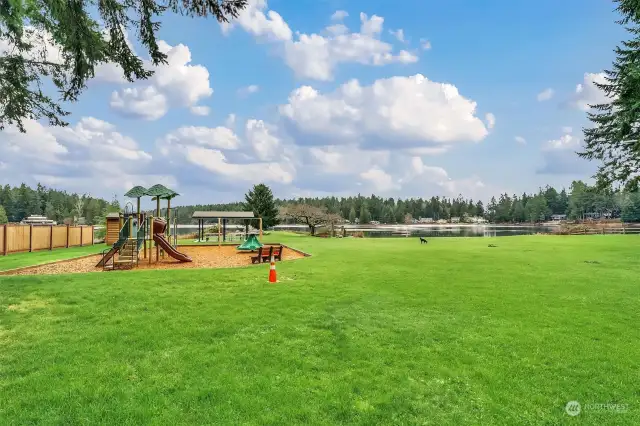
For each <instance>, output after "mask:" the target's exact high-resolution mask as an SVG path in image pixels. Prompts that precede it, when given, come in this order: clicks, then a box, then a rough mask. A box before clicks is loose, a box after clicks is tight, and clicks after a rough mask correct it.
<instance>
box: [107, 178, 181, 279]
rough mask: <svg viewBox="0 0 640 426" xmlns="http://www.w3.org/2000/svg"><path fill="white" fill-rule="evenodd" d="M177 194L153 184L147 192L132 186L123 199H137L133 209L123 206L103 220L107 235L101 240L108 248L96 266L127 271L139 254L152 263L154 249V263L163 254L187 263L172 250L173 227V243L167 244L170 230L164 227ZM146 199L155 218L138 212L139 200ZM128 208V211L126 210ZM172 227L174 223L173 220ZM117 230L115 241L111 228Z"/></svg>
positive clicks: (166, 225)
mask: <svg viewBox="0 0 640 426" xmlns="http://www.w3.org/2000/svg"><path fill="white" fill-rule="evenodd" d="M178 195H179V194H178V193H177V192H175V191H173V190H171V189H169V188H166V187H165V186H163V185H159V184H158V185H154V186H152V187H151V188H149V189H146V188H143V187H141V186H136V187H134V188H132V189H130V190H129V191H128V192H127V193H126V194H125V197H128V198H135V199H136V200H137V209H136V211H134V209H133V204H132V203H130V202H129V203H127V205H126V206H125V209H124V212H123V213H117V214H112V215H110V216H109V217H108V218H107V234H106V238H105V241H106V242H107V244H112V246H111V248H109V249H106V250H104V251H103V252H102V257H101V259H100V261H99V262H98V264H97V265H96V266H97V267H102V268H103V269H105V270H114V269H131V268H134V267H136V266H138V264H139V261H140V252H141V251H142V252H143V258H144V259H148V262H149V263H152V262H153V260H154V256H153V252H154V250H153V248H154V246H155V262H158V261H159V259H160V258H161V257H164V256H165V254H166V255H168V256H169V257H172V258H174V259H176V260H178V261H180V262H191V258H190V257H189V256H187V255H186V254H184V253H181V252H179V251H178V250H176V248H175V246H176V245H177V239H176V237H177V235H176V228H175V226H174V235H173V241H174V244H171V230H170V227H169V226H168V224H169V223H170V220H171V199H173V198H175V197H177V196H178ZM145 196H150V197H152V199H154V200H156V202H157V204H156V206H157V207H156V216H155V217H154V216H150V215H147V214H145V213H143V212H142V211H141V210H140V199H141V198H142V197H145ZM160 200H167V218H166V219H164V218H162V217H160ZM129 205H131V208H129ZM174 224H175V220H174ZM116 227H117V229H118V234H117V239H116V240H115V241H113V240H114V239H115V238H116V237H115V232H114V229H116Z"/></svg>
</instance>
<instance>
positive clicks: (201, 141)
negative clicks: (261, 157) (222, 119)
mask: <svg viewBox="0 0 640 426" xmlns="http://www.w3.org/2000/svg"><path fill="white" fill-rule="evenodd" d="M162 142H164V144H165V145H166V146H169V145H171V144H173V143H178V144H182V145H201V146H204V147H209V148H218V149H238V148H239V147H240V139H239V138H238V136H236V134H235V133H234V132H233V130H231V129H229V128H227V127H222V126H219V127H195V126H188V127H180V128H179V129H176V130H174V131H173V132H170V133H168V134H167V135H166V136H164V138H163V139H162Z"/></svg>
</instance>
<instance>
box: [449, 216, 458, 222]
mask: <svg viewBox="0 0 640 426" xmlns="http://www.w3.org/2000/svg"><path fill="white" fill-rule="evenodd" d="M451 223H460V218H459V217H457V216H456V217H452V218H451Z"/></svg>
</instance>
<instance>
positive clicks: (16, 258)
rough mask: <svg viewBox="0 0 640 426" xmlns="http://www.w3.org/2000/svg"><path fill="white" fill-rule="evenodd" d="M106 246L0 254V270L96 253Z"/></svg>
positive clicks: (97, 245)
mask: <svg viewBox="0 0 640 426" xmlns="http://www.w3.org/2000/svg"><path fill="white" fill-rule="evenodd" d="M105 248H107V246H105V245H104V244H96V245H93V246H85V247H71V248H61V249H55V250H51V251H49V250H38V251H34V252H33V253H29V252H26V253H15V254H9V255H8V256H0V271H6V270H8V269H15V268H21V267H23V266H32V265H41V264H43V263H49V262H53V261H56V260H65V259H73V258H74V257H80V256H85V255H89V254H98V253H101V252H102V250H104V249H105Z"/></svg>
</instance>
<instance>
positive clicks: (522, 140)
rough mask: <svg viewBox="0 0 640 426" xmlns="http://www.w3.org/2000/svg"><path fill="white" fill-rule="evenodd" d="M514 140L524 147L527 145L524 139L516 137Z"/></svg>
mask: <svg viewBox="0 0 640 426" xmlns="http://www.w3.org/2000/svg"><path fill="white" fill-rule="evenodd" d="M514 139H515V141H516V142H517V143H519V144H520V145H526V144H527V140H526V139H525V138H523V137H522V136H516V137H515V138H514Z"/></svg>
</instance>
